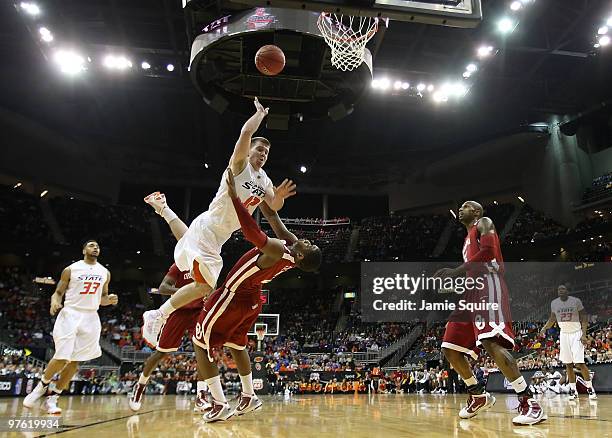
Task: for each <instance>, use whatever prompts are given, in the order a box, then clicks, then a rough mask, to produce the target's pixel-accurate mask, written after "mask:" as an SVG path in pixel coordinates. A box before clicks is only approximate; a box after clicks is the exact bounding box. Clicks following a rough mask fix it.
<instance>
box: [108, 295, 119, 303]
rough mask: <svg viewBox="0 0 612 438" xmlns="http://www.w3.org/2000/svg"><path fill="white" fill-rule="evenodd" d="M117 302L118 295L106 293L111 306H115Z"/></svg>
mask: <svg viewBox="0 0 612 438" xmlns="http://www.w3.org/2000/svg"><path fill="white" fill-rule="evenodd" d="M118 303H119V297H118V296H117V295H115V294H109V295H108V304H110V305H111V306H116V305H117V304H118Z"/></svg>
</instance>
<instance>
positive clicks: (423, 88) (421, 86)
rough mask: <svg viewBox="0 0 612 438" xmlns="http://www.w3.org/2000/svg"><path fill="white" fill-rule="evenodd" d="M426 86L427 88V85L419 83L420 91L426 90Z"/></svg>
mask: <svg viewBox="0 0 612 438" xmlns="http://www.w3.org/2000/svg"><path fill="white" fill-rule="evenodd" d="M425 88H427V85H425V84H423V83H420V84H419V85H417V90H418V91H424V90H425Z"/></svg>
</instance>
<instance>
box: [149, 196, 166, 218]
mask: <svg viewBox="0 0 612 438" xmlns="http://www.w3.org/2000/svg"><path fill="white" fill-rule="evenodd" d="M144 202H146V203H147V204H149V205H150V206H151V207H153V209H154V210H155V213H157V214H158V215H160V216H161V214H162V212H163V211H164V208H166V207H167V206H168V204H167V203H166V195H164V194H163V193H160V192H153V193H151V194H150V195H149V196H147V197H146V198H144Z"/></svg>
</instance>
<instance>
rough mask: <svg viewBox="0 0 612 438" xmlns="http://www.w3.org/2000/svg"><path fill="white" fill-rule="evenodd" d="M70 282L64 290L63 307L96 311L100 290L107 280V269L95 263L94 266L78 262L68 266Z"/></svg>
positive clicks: (100, 294) (100, 295) (100, 297)
mask: <svg viewBox="0 0 612 438" xmlns="http://www.w3.org/2000/svg"><path fill="white" fill-rule="evenodd" d="M68 268H70V282H69V283H68V288H67V289H66V297H65V300H64V307H70V308H72V309H77V310H98V308H99V307H100V300H101V299H102V289H103V288H104V284H105V283H106V281H107V280H108V269H106V268H105V267H104V266H102V265H101V264H100V263H98V262H96V263H95V264H94V265H90V264H88V263H85V261H83V260H80V261H78V262H75V263H73V264H71V265H70V266H68Z"/></svg>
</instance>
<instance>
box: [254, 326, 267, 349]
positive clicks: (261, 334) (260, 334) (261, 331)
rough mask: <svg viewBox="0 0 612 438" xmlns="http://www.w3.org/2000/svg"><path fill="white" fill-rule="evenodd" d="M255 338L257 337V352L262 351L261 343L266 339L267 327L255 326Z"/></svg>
mask: <svg viewBox="0 0 612 438" xmlns="http://www.w3.org/2000/svg"><path fill="white" fill-rule="evenodd" d="M255 336H257V351H261V343H262V342H263V340H264V338H265V337H266V327H265V326H264V325H257V326H255Z"/></svg>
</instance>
